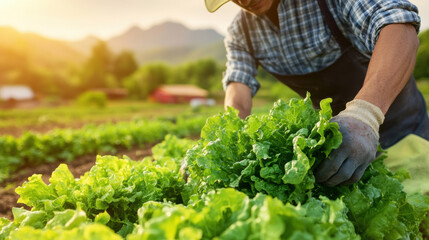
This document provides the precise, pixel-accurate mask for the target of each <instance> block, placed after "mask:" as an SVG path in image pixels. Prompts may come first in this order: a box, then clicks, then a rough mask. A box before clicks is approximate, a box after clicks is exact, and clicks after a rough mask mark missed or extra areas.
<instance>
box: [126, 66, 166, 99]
mask: <svg viewBox="0 0 429 240" xmlns="http://www.w3.org/2000/svg"><path fill="white" fill-rule="evenodd" d="M169 77H170V68H169V67H168V66H167V65H165V64H163V63H153V64H147V65H144V66H142V67H140V68H139V69H138V70H137V71H136V72H134V73H133V74H132V75H131V76H129V77H127V78H126V79H125V80H124V83H123V84H124V87H125V88H126V89H127V90H128V93H129V95H130V96H131V97H132V98H134V99H147V98H148V97H149V94H150V93H151V92H152V91H153V90H155V89H156V88H157V87H158V86H160V85H162V84H165V83H167V81H168V78H169Z"/></svg>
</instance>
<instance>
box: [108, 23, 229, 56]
mask: <svg viewBox="0 0 429 240" xmlns="http://www.w3.org/2000/svg"><path fill="white" fill-rule="evenodd" d="M222 40H223V36H222V35H220V34H219V33H217V32H216V31H214V30H213V29H200V30H191V29H189V28H187V27H185V26H184V25H182V24H179V23H174V22H165V23H162V24H159V25H155V26H153V27H151V28H149V29H147V30H143V29H141V28H139V27H137V26H134V27H132V28H130V29H129V30H128V31H126V32H125V33H123V34H121V35H119V36H116V37H113V38H111V39H109V40H108V44H109V46H110V47H111V49H112V50H113V51H121V50H123V49H129V50H132V51H135V52H142V51H145V50H152V49H159V48H178V47H192V48H195V47H200V46H204V45H207V44H212V43H215V42H218V41H222Z"/></svg>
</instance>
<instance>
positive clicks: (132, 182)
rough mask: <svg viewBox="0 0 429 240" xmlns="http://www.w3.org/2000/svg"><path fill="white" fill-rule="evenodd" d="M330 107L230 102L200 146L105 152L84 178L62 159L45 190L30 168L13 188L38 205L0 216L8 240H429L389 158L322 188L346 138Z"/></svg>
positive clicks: (421, 199)
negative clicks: (135, 156)
mask: <svg viewBox="0 0 429 240" xmlns="http://www.w3.org/2000/svg"><path fill="white" fill-rule="evenodd" d="M329 102H330V101H329V100H324V101H322V102H321V110H320V111H316V110H314V109H313V108H312V107H311V106H312V104H311V101H310V99H309V97H307V98H306V99H304V100H297V99H294V100H291V101H289V102H288V103H285V102H283V101H281V100H280V101H278V102H277V103H276V104H275V105H274V107H273V108H272V109H271V111H270V113H269V114H261V115H259V116H250V117H248V118H247V119H245V120H242V119H241V118H239V117H238V116H237V111H234V110H232V109H229V110H228V111H227V112H226V113H225V114H219V115H217V116H213V117H211V118H209V119H208V120H207V122H206V125H205V126H204V128H203V130H202V133H201V139H200V140H199V141H198V142H197V143H196V144H195V142H193V141H189V140H181V139H178V138H176V137H173V136H168V137H166V139H165V141H164V142H162V143H160V144H158V145H157V146H155V147H154V148H153V153H154V155H153V157H147V158H145V159H143V160H142V161H131V160H129V159H119V158H117V157H111V156H105V157H98V158H97V163H96V165H95V166H94V167H93V168H92V169H91V170H90V171H89V172H87V173H85V174H84V175H83V176H82V177H80V178H78V179H76V178H74V176H73V175H72V174H71V173H70V171H69V170H68V168H67V166H66V165H64V164H62V165H60V166H59V167H58V168H57V169H56V170H55V172H53V174H52V176H51V178H50V180H49V181H50V184H49V185H47V184H45V183H44V182H43V180H42V178H41V175H37V174H36V175H33V176H32V177H30V178H29V181H28V182H26V183H24V185H23V186H22V187H19V188H17V189H16V192H17V193H18V194H20V199H19V202H20V203H24V204H26V205H28V206H30V207H32V210H31V211H28V210H25V209H18V208H14V210H13V214H14V221H13V222H10V221H8V220H6V219H0V238H2V239H3V238H4V239H20V238H24V237H25V238H26V239H38V238H47V239H49V238H60V237H62V236H71V237H81V236H82V235H83V238H84V239H99V238H101V237H103V238H105V239H110V238H118V237H119V236H118V234H119V235H120V236H121V237H123V238H126V239H128V240H134V239H219V240H220V239H292V240H297V239H323V240H325V239H361V238H362V239H421V237H422V235H421V233H420V232H419V226H420V223H421V222H422V221H423V219H424V218H425V217H426V213H427V212H428V210H429V197H427V196H423V195H421V194H413V195H407V194H406V193H405V192H403V191H402V184H401V181H402V180H404V179H405V178H407V177H408V175H407V174H406V173H405V172H403V171H400V172H397V173H396V174H393V173H391V172H390V171H389V170H388V169H387V168H386V167H385V166H384V164H383V158H384V157H385V155H381V157H380V158H378V159H377V160H376V161H375V162H373V163H372V164H371V165H370V166H369V167H368V169H367V171H366V172H365V174H364V176H363V177H362V179H361V180H360V181H359V182H357V183H355V184H353V185H350V186H341V187H336V188H329V187H324V186H322V185H318V184H317V183H315V181H314V176H313V169H314V168H315V167H316V166H317V164H318V163H319V162H320V161H321V160H323V159H325V158H326V157H327V156H328V155H329V153H330V152H331V151H332V149H335V148H336V147H338V145H339V144H340V143H341V135H340V132H339V130H338V125H337V124H336V123H331V122H329V120H330V117H331V113H332V112H331V108H330V106H329ZM179 148H181V149H179ZM183 159H186V161H187V163H188V168H189V173H190V174H191V175H190V176H189V178H188V180H189V181H188V183H185V182H184V180H183V179H182V178H183V176H182V175H181V173H180V172H179V166H180V165H181V163H182V161H183ZM101 224H103V225H106V226H107V227H109V228H110V229H112V230H113V231H114V232H112V231H110V230H109V229H107V228H106V227H103V226H102V225H101Z"/></svg>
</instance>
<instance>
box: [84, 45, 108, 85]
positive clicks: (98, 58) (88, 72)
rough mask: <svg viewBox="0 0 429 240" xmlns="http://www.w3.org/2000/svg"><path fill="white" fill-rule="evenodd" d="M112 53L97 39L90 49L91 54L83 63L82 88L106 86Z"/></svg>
mask: <svg viewBox="0 0 429 240" xmlns="http://www.w3.org/2000/svg"><path fill="white" fill-rule="evenodd" d="M112 60H113V54H112V53H111V52H110V50H109V48H108V47H107V44H106V43H105V42H103V41H99V42H98V43H97V44H96V45H95V46H94V48H93V49H92V55H91V57H90V58H89V59H88V61H87V62H86V63H85V65H84V69H83V77H82V79H83V81H84V82H83V88H84V89H85V90H87V89H94V88H103V87H106V86H107V83H106V79H107V76H108V74H109V73H111V72H112V62H113V61H112Z"/></svg>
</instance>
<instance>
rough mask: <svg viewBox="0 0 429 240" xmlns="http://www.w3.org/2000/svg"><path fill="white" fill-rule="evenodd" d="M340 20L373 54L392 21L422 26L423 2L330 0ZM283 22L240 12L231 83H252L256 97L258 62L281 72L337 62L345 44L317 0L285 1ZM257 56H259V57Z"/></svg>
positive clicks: (230, 47)
mask: <svg viewBox="0 0 429 240" xmlns="http://www.w3.org/2000/svg"><path fill="white" fill-rule="evenodd" d="M326 2H327V4H328V7H329V10H330V12H331V13H332V15H333V16H334V19H335V22H336V23H337V25H338V27H339V28H340V30H341V31H342V33H343V34H344V36H345V37H346V38H347V39H348V40H349V41H350V42H351V44H352V45H353V47H355V48H356V49H357V50H358V51H360V52H361V53H362V54H364V55H366V56H368V57H369V56H371V54H372V52H373V50H374V46H375V43H376V41H377V38H378V34H379V33H380V30H381V29H382V28H383V27H384V26H385V25H387V24H391V23H410V24H413V25H414V26H415V28H416V30H417V31H418V30H419V26H420V18H419V16H418V10H417V7H416V6H415V5H413V4H411V3H410V2H408V1H406V0H388V1H386V0H354V1H350V0H326ZM277 10H278V16H279V23H280V27H277V26H276V25H274V24H273V23H272V22H271V21H270V20H269V19H268V17H267V16H266V15H262V16H259V17H258V16H255V15H252V14H250V13H245V14H238V15H237V16H236V17H235V19H234V20H233V22H232V23H231V25H230V26H229V28H228V34H227V36H226V38H225V47H226V51H227V59H228V61H227V69H226V71H225V72H224V77H223V80H222V82H223V86H224V89H226V87H227V85H228V83H229V82H240V83H244V84H246V85H248V86H249V87H250V89H251V90H252V96H254V95H255V94H256V92H257V91H258V89H259V87H260V84H259V82H258V81H257V80H256V79H255V76H256V74H257V67H258V64H259V65H261V66H262V67H263V68H264V69H266V70H267V71H268V72H271V73H275V74H279V75H288V76H291V75H302V74H307V73H312V72H317V71H320V70H322V69H324V68H326V67H328V66H330V65H331V64H333V63H334V62H335V61H336V60H337V59H338V58H339V57H340V56H341V49H340V46H339V45H338V43H337V42H336V41H335V39H334V37H333V36H332V34H331V32H330V30H329V27H328V26H327V24H325V22H324V20H323V16H322V12H321V11H320V8H319V5H318V3H317V0H280V3H279V5H278V8H277ZM242 17H244V18H245V19H244V20H245V21H246V22H247V25H248V29H249V36H250V39H251V44H252V46H253V49H254V56H251V55H250V53H249V51H250V50H249V47H248V43H247V41H246V37H245V34H244V32H243V26H242V19H241V18H242ZM256 60H257V61H256Z"/></svg>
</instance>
